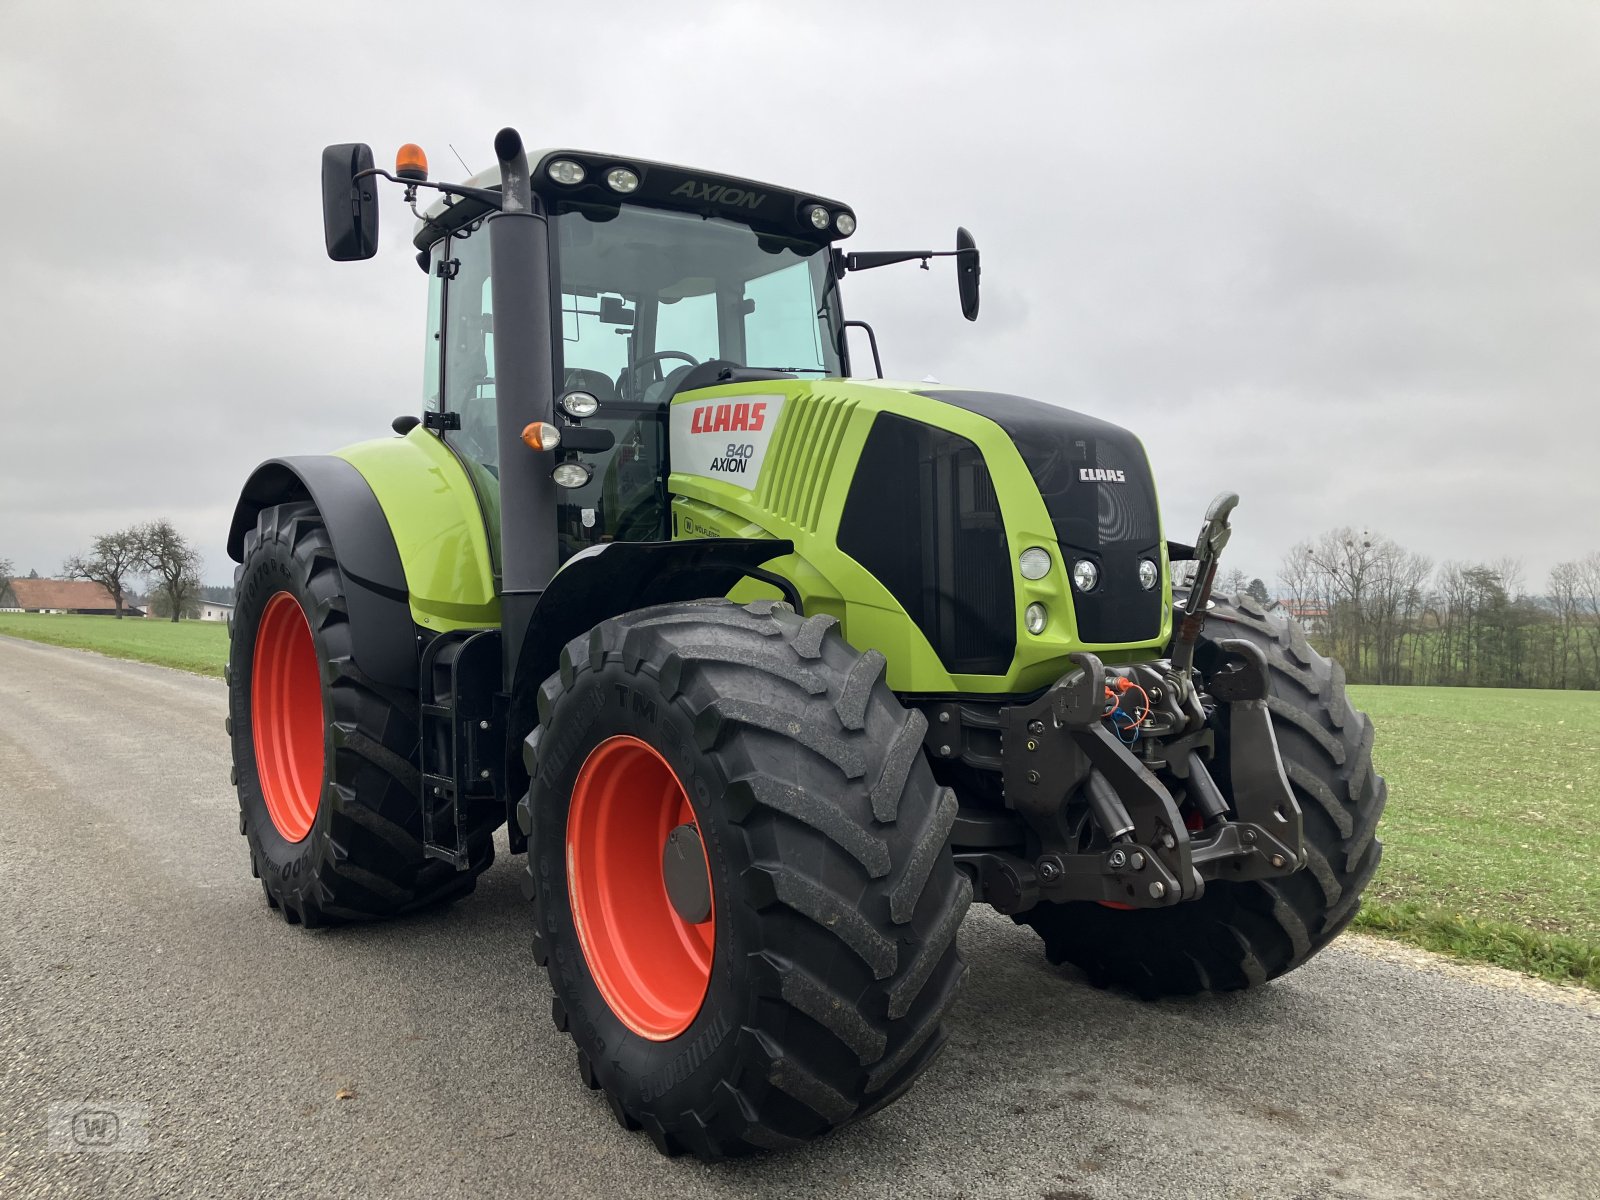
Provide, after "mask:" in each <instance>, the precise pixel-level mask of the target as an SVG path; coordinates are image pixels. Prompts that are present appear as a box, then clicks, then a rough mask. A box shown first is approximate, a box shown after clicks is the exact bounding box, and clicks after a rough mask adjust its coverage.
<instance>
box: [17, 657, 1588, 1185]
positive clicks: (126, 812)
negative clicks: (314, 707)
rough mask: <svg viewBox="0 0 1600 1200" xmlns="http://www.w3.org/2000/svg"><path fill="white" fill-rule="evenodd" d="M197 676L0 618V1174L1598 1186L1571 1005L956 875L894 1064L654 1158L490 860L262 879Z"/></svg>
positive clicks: (1473, 980) (398, 1181)
mask: <svg viewBox="0 0 1600 1200" xmlns="http://www.w3.org/2000/svg"><path fill="white" fill-rule="evenodd" d="M224 707H225V701H224V695H223V689H222V685H221V684H220V683H217V682H215V681H211V680H205V679H199V678H196V677H192V676H188V675H183V674H179V673H177V672H172V671H166V670H162V669H160V668H155V667H147V666H142V665H139V664H135V663H125V662H118V661H114V660H110V659H103V658H99V657H95V656H92V655H86V654H80V653H75V652H72V651H65V650H58V649H55V648H52V647H46V646H37V645H33V644H30V643H25V642H18V641H12V640H9V639H3V638H0V951H3V952H0V1060H3V1063H4V1066H3V1072H4V1073H3V1075H0V1194H4V1195H5V1196H7V1197H23V1196H43V1195H89V1194H105V1193H106V1191H107V1189H108V1188H109V1189H111V1190H114V1193H115V1194H117V1195H119V1196H142V1195H150V1196H178V1195H190V1194H199V1195H206V1196H225V1195H242V1194H250V1195H258V1194H272V1195H285V1196H302V1195H318V1196H329V1195H336V1194H352V1195H368V1196H410V1195H466V1194H472V1195H511V1194H520V1195H528V1194H536V1195H546V1194H547V1195H558V1196H560V1195H574V1196H576V1195H583V1196H610V1195H618V1196H638V1195H648V1196H649V1197H651V1200H669V1198H671V1197H679V1196H745V1195H750V1194H771V1195H775V1196H776V1195H782V1196H795V1195H816V1194H828V1195H830V1196H833V1197H844V1196H853V1195H874V1196H881V1195H886V1194H903V1195H908V1196H1007V1197H1012V1196H1015V1197H1032V1198H1040V1200H1043V1198H1046V1197H1054V1198H1057V1200H1060V1198H1074V1200H1078V1198H1082V1197H1107V1198H1109V1197H1119V1198H1121V1197H1140V1196H1152V1197H1187V1196H1195V1197H1201V1196H1230V1197H1268V1196H1294V1197H1371V1196H1384V1197H1387V1196H1417V1195H1429V1196H1448V1197H1452V1198H1460V1197H1469V1196H1493V1197H1504V1196H1515V1197H1532V1196H1539V1197H1545V1196H1549V1197H1566V1196H1570V1197H1578V1196H1584V1197H1589V1198H1593V1197H1595V1196H1597V1195H1600V1006H1595V1005H1592V1004H1591V1005H1585V1004H1581V1003H1577V1002H1575V1001H1574V1000H1573V999H1571V998H1563V997H1561V996H1559V995H1556V994H1555V993H1554V992H1553V990H1551V989H1545V988H1538V987H1533V988H1530V987H1521V986H1489V985H1487V984H1485V983H1484V982H1482V981H1481V979H1482V978H1487V977H1488V974H1487V973H1486V972H1479V973H1477V974H1475V975H1474V974H1471V973H1468V972H1462V971H1455V970H1450V969H1448V968H1443V967H1421V968H1419V967H1417V966H1413V965H1408V964H1407V963H1405V962H1400V961H1393V957H1394V956H1383V955H1375V954H1373V953H1372V952H1370V951H1365V950H1361V949H1360V948H1359V946H1352V947H1346V946H1342V945H1341V946H1335V947H1334V948H1333V949H1331V950H1329V951H1328V952H1326V953H1324V954H1323V955H1322V956H1320V957H1319V958H1318V959H1316V960H1314V961H1313V962H1312V963H1310V964H1309V965H1307V966H1306V967H1305V968H1303V969H1302V970H1301V971H1299V972H1297V973H1296V974H1294V975H1292V976H1290V977H1288V978H1286V979H1284V980H1280V981H1279V982H1278V983H1276V984H1274V985H1272V986H1270V987H1268V988H1266V989H1263V990H1261V991H1259V992H1257V993H1255V994H1249V995H1240V996H1228V997H1212V998H1203V999H1199V1000H1195V1001H1188V1002H1181V1003H1180V1002H1162V1003H1157V1004H1146V1003H1140V1002H1138V1001H1135V1000H1132V999H1128V998H1125V997H1122V996H1118V995H1114V994H1107V993H1102V992H1097V991H1095V990H1094V989H1092V988H1090V987H1088V986H1086V985H1085V984H1083V983H1082V982H1081V981H1079V980H1078V979H1076V978H1074V977H1073V976H1071V975H1070V974H1066V973H1063V972H1060V971H1057V970H1055V969H1053V968H1051V967H1049V966H1048V965H1047V964H1046V963H1045V962H1044V959H1043V957H1042V955H1041V954H1040V952H1039V947H1038V945H1037V943H1036V941H1035V939H1034V935H1033V934H1032V933H1031V932H1029V931H1027V930H1023V929H1019V928H1017V927H1015V926H1013V925H1012V924H1011V923H1010V922H1009V921H1007V920H1004V919H1002V918H999V917H996V916H994V915H993V914H991V913H988V912H977V911H976V910H975V911H974V915H973V916H972V917H971V918H970V919H969V920H968V922H967V925H966V927H965V929H964V930H963V933H962V948H963V950H964V951H965V953H966V957H967V961H968V962H969V963H970V964H971V971H970V974H969V977H968V983H967V986H966V989H965V991H964V992H963V996H962V999H961V1000H960V1001H959V1003H958V1004H957V1006H956V1010H955V1019H954V1029H953V1034H952V1038H951V1044H950V1045H949V1047H948V1048H947V1050H946V1051H945V1053H944V1055H943V1057H942V1058H941V1059H940V1060H939V1062H938V1063H937V1064H936V1065H935V1066H934V1068H933V1069H932V1070H931V1071H930V1072H929V1073H928V1075H926V1076H925V1077H924V1078H923V1080H922V1081H921V1082H920V1083H919V1084H918V1086H917V1087H916V1089H914V1090H913V1091H912V1092H911V1094H910V1095H909V1096H907V1097H906V1098H905V1099H903V1100H901V1101H900V1102H899V1103H897V1104H895V1105H893V1106H892V1107H891V1108H889V1109H888V1110H886V1111H885V1112H883V1113H881V1114H879V1115H878V1116H877V1117H875V1118H873V1119H871V1120H869V1121H867V1122H865V1123H863V1124H861V1125H858V1126H855V1127H852V1128H850V1129H848V1130H846V1131H844V1132H842V1133H840V1134H837V1135H835V1136H833V1137H831V1138H828V1139H826V1140H825V1141H822V1142H819V1143H816V1144H814V1145H812V1146H810V1147H808V1148H806V1149H804V1150H801V1151H798V1152H794V1153H790V1154H785V1155H781V1156H769V1157H766V1158H761V1159H755V1160H747V1161H743V1162H738V1163H732V1164H722V1165H717V1166H705V1165H702V1164H699V1163H696V1162H694V1161H691V1160H684V1159H678V1160H671V1161H669V1160H665V1159H662V1158H660V1157H659V1156H657V1154H656V1153H655V1151H654V1150H653V1149H652V1148H651V1146H650V1144H649V1142H648V1141H647V1140H646V1139H645V1138H644V1137H643V1135H638V1134H625V1133H623V1132H622V1131H621V1130H620V1129H619V1128H618V1127H617V1126H616V1124H615V1122H614V1121H613V1120H612V1118H611V1116H610V1114H609V1112H608V1110H607V1109H606V1108H605V1106H604V1105H603V1103H602V1102H601V1100H600V1099H599V1097H598V1094H597V1093H592V1092H589V1091H587V1090H585V1089H584V1088H583V1087H582V1085H581V1084H580V1083H579V1081H578V1077H577V1072H576V1069H575V1067H574V1063H573V1050H572V1046H571V1044H570V1042H569V1041H568V1039H567V1038H566V1036H565V1035H562V1034H557V1033H556V1032H555V1031H554V1029H553V1028H552V1027H551V1024H550V1021H549V1018H548V1015H547V1013H548V1009H549V991H548V988H547V986H546V984H545V982H544V980H543V978H542V976H536V975H535V973H534V970H533V968H532V966H531V963H530V961H529V957H528V952H527V945H528V936H527V925H528V916H527V912H526V906H525V905H524V903H523V902H522V900H521V898H520V896H519V893H518V890H517V885H516V875H517V871H518V870H519V869H520V861H519V860H513V859H510V858H507V857H504V856H502V858H501V860H500V861H499V862H497V863H496V865H495V867H494V868H493V869H492V870H491V871H490V872H489V873H488V874H487V875H486V876H485V878H484V880H483V881H482V883H481V885H480V886H479V889H478V892H477V894H476V895H475V896H473V897H472V898H471V899H469V900H467V901H464V902H462V903H460V904H457V905H455V906H453V907H451V908H448V909H445V910H442V911H439V912H435V913H429V914H426V915H422V916H419V917H415V918H412V919H408V920H404V921H399V922H395V923H392V924H387V925H381V926H369V927H360V928H346V929H335V930H318V931H314V932H307V931H304V930H301V929H298V928H290V927H288V926H286V925H284V924H283V922H282V921H281V920H279V919H278V917H277V915H276V914H274V913H270V912H269V911H268V910H267V907H266V905H265V903H264V902H263V900H262V896H261V890H260V887H259V886H258V885H257V884H256V882H255V881H254V880H252V879H251V878H250V872H249V865H248V858H247V855H246V851H245V845H244V840H243V839H242V838H240V837H239V836H238V821H237V810H236V807H235V802H234V797H233V792H232V789H231V788H230V787H229V786H228V755H227V748H226V744H225V741H224V737H223V733H222V717H223V712H224ZM1395 802H1397V803H1403V802H1404V798H1403V797H1396V801H1395ZM341 1093H342V1094H344V1095H345V1096H346V1098H343V1099H340V1098H338V1097H339V1096H340V1095H341ZM82 1101H89V1102H92V1104H91V1106H109V1105H112V1104H121V1105H136V1106H142V1108H143V1110H144V1111H145V1113H146V1114H147V1124H146V1125H145V1127H144V1132H145V1134H146V1136H147V1139H148V1144H147V1147H146V1148H145V1149H144V1150H143V1151H140V1152H137V1153H130V1152H122V1153H118V1152H111V1153H100V1154H93V1153H59V1152H56V1151H54V1150H53V1149H52V1148H51V1147H52V1144H51V1142H50V1141H49V1139H48V1138H47V1118H48V1112H49V1107H50V1105H51V1104H52V1103H59V1102H82ZM135 1116H137V1114H135ZM127 1128H128V1130H129V1131H130V1132H129V1134H128V1137H129V1138H131V1137H133V1136H134V1134H133V1131H135V1130H137V1128H138V1125H137V1122H136V1121H135V1122H131V1123H130V1124H129V1125H128V1126H127Z"/></svg>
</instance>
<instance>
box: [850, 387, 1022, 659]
mask: <svg viewBox="0 0 1600 1200" xmlns="http://www.w3.org/2000/svg"><path fill="white" fill-rule="evenodd" d="M839 548H840V549H841V550H843V551H844V552H845V553H846V554H848V555H850V557H851V558H853V559H855V560H856V561H857V562H859V563H860V564H861V565H862V566H863V567H865V568H866V569H867V570H869V571H871V572H872V573H873V575H875V576H876V577H877V578H878V579H879V580H880V581H881V582H882V583H883V585H884V586H885V587H886V588H888V589H889V591H890V593H891V594H892V595H893V596H894V598H895V599H896V600H898V601H899V602H900V605H901V607H902V608H904V609H905V610H906V612H907V614H909V615H910V617H911V619H912V620H913V621H915V622H916V624H917V628H918V629H920V630H922V633H923V636H925V637H926V638H927V639H928V642H929V644H930V645H932V647H933V649H934V651H935V653H937V654H938V655H939V659H940V661H941V662H943V663H944V665H945V669H946V670H948V671H950V672H952V673H954V674H963V675H1003V674H1005V672H1006V671H1007V670H1009V669H1010V666H1011V658H1012V655H1013V653H1014V652H1015V650H1016V641H1015V629H1016V616H1015V604H1016V599H1015V594H1014V592H1013V590H1012V583H1011V562H1010V552H1009V550H1008V548H1007V545H1006V531H1005V523H1004V522H1003V521H1002V519H1001V516H1000V505H999V501H998V500H997V498H996V496H995V491H994V481H993V480H992V479H991V478H990V476H989V468H988V467H987V465H985V463H984V461H983V455H982V454H980V453H979V451H978V448H977V447H976V446H974V445H973V444H972V443H971V442H969V441H967V439H966V438H963V437H958V436H957V435H955V434H953V433H948V432H946V431H945V430H942V429H935V428H934V427H933V426H931V425H924V424H922V423H921V422H920V421H911V420H907V419H906V418H904V417H900V416H896V415H894V414H892V413H880V414H879V415H878V416H877V417H876V418H875V419H874V421H873V424H872V429H871V431H870V432H869V433H868V435H867V442H866V446H865V447H864V448H863V450H862V453H861V461H860V464H859V466H858V467H857V468H856V474H855V479H854V480H853V481H852V483H851V485H850V494H849V495H848V496H847V497H846V498H845V506H844V515H843V516H842V518H841V519H840V522H839Z"/></svg>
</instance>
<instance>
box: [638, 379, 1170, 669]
mask: <svg viewBox="0 0 1600 1200" xmlns="http://www.w3.org/2000/svg"><path fill="white" fill-rule="evenodd" d="M669 432H670V445H671V453H670V468H669V469H670V472H671V474H670V485H669V490H670V491H671V492H672V494H673V497H674V499H673V512H674V531H675V536H679V537H684V536H689V537H696V536H698V537H707V536H720V537H728V536H736V537H750V536H753V535H754V533H755V531H756V530H761V531H765V532H766V533H767V534H769V535H770V536H772V537H775V538H782V539H786V540H789V541H792V542H793V543H794V545H795V553H794V555H793V556H791V557H792V559H793V561H789V560H777V561H775V562H774V563H772V564H770V566H771V569H773V570H774V571H777V572H778V573H779V574H782V575H784V576H785V577H787V578H789V579H793V580H796V581H797V582H798V583H800V584H801V585H802V587H801V590H802V591H805V590H806V587H807V584H808V581H809V582H810V583H811V584H814V585H815V587H814V592H813V594H812V595H809V596H807V598H806V599H807V608H806V611H808V612H810V611H813V609H815V610H816V611H825V612H834V613H835V614H836V615H839V616H840V617H841V619H842V620H843V621H844V622H845V624H846V626H847V638H848V640H850V641H851V642H852V644H854V645H857V646H861V647H871V646H876V647H878V648H880V649H882V650H883V651H884V653H885V656H886V657H887V658H888V660H889V663H890V673H891V676H892V679H891V686H893V687H894V688H895V689H896V690H900V691H908V692H923V693H937V692H954V691H969V692H985V691H988V692H995V691H1011V692H1016V691H1024V690H1027V689H1028V688H1030V687H1039V686H1044V685H1046V684H1048V683H1050V682H1053V681H1054V679H1055V678H1057V677H1058V676H1059V675H1060V674H1061V673H1062V671H1063V670H1064V669H1065V665H1066V664H1065V660H1066V656H1067V655H1068V654H1070V653H1073V652H1075V651H1078V650H1085V649H1090V650H1094V651H1095V652H1097V653H1101V654H1103V655H1105V656H1106V657H1107V659H1108V661H1112V660H1122V661H1135V660H1137V659H1141V658H1148V657H1151V656H1152V655H1153V654H1154V653H1156V652H1158V651H1159V649H1160V647H1161V646H1162V645H1164V644H1165V641H1166V639H1167V638H1168V636H1169V635H1170V614H1169V604H1168V601H1169V598H1170V587H1169V585H1168V582H1167V555H1166V551H1165V544H1164V542H1163V540H1162V537H1161V528H1160V520H1159V517H1158V510H1157V506H1156V495H1155V488H1154V484H1153V481H1152V477H1151V472H1150V467H1149V463H1148V461H1147V459H1146V456H1145V452H1144V448H1143V447H1142V446H1141V445H1140V443H1139V440H1138V439H1137V438H1136V437H1134V435H1133V434H1132V433H1130V432H1128V431H1127V430H1125V429H1122V428H1120V427H1118V426H1116V425H1113V424H1111V423H1109V422H1107V421H1103V420H1100V419H1099V418H1097V417H1093V416H1090V415H1088V414H1085V413H1081V412H1075V411H1073V410H1071V409H1067V408H1062V407H1060V406H1058V405H1054V404H1048V403H1044V402H1041V401H1037V400H1030V399H1026V398H1024V397H1020V396H1010V395H1004V394H999V393H991V392H975V391H967V390H962V389H958V388H942V387H941V388H934V387H930V386H929V385H927V384H891V383H887V382H883V381H870V382H869V381H858V380H846V379H825V380H809V381H808V380H792V379H791V380H761V381H749V382H740V383H729V384H722V385H718V386H715V387H709V388H701V389H698V390H695V391H691V392H687V393H680V394H679V395H677V396H675V397H674V398H673V401H672V404H671V409H670V415H669ZM1035 548H1037V549H1042V550H1044V551H1045V552H1046V553H1047V555H1048V565H1047V567H1046V568H1045V569H1044V573H1043V574H1042V575H1038V571H1037V568H1036V567H1031V568H1030V573H1031V574H1034V575H1036V576H1038V577H1035V578H1028V577H1024V576H1023V575H1022V573H1021V569H1020V556H1021V555H1022V553H1023V552H1024V551H1027V550H1030V549H1035ZM1037 562H1038V556H1037V555H1034V556H1031V557H1030V563H1034V564H1037ZM1079 563H1088V564H1090V566H1089V567H1084V568H1080V580H1082V579H1083V578H1085V577H1086V576H1087V574H1088V572H1089V570H1090V569H1091V568H1092V572H1093V579H1092V581H1090V582H1089V584H1088V586H1086V587H1085V586H1081V585H1075V584H1074V583H1073V581H1072V573H1073V568H1074V566H1076V565H1077V564H1079ZM1146 564H1150V565H1146ZM830 597H836V598H837V604H836V606H835V604H834V601H833V600H832V599H831V598H830ZM1030 606H1038V609H1039V610H1042V613H1043V618H1042V625H1041V627H1040V628H1037V629H1030V628H1029V622H1028V616H1027V614H1028V610H1029V608H1030ZM1034 623H1035V624H1039V623H1040V616H1039V612H1038V611H1036V612H1035V614H1034ZM908 626H909V628H908ZM924 647H925V648H926V655H923V654H921V653H919V651H921V650H922V649H923V648H924ZM891 651H894V652H893V653H891Z"/></svg>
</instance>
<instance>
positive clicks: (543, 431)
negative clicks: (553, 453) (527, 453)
mask: <svg viewBox="0 0 1600 1200" xmlns="http://www.w3.org/2000/svg"><path fill="white" fill-rule="evenodd" d="M522 440H523V441H524V442H526V443H527V444H528V446H529V447H530V448H531V449H534V450H554V449H555V448H556V447H557V446H559V445H561V430H559V429H557V428H556V427H555V426H554V425H547V424H545V422H543V421H534V422H533V423H532V424H530V425H527V426H524V427H523V430H522Z"/></svg>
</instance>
